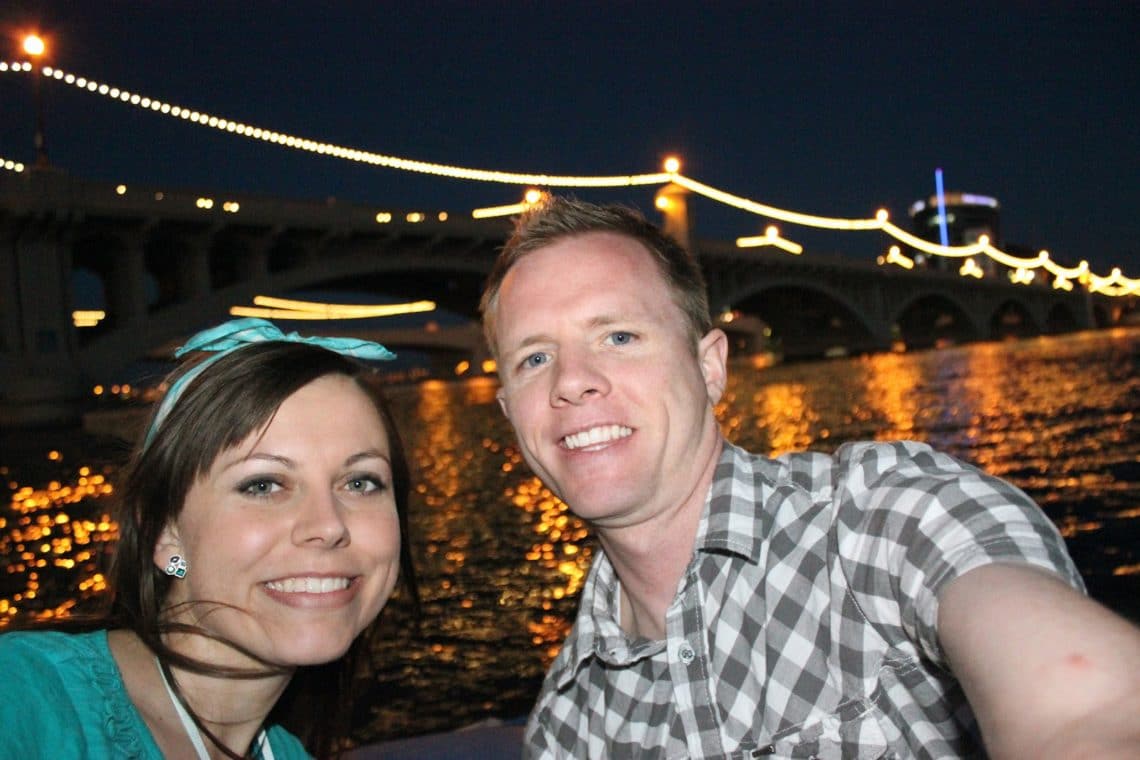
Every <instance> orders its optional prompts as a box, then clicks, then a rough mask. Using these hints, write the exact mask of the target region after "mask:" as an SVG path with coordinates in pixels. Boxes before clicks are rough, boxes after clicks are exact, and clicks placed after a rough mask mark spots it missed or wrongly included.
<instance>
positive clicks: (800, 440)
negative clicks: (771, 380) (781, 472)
mask: <svg viewBox="0 0 1140 760" xmlns="http://www.w3.org/2000/svg"><path fill="white" fill-rule="evenodd" d="M752 404H753V415H754V416H755V418H756V420H757V424H759V425H760V426H761V427H762V428H763V429H764V430H765V431H766V432H767V434H768V451H769V453H770V455H771V456H779V455H780V454H784V453H786V452H789V451H798V450H800V449H804V448H807V447H808V446H809V445H811V442H812V441H813V440H815V437H816V436H815V433H814V428H815V427H816V426H817V425H818V423H819V413H818V412H817V411H816V410H815V408H814V407H813V406H812V404H811V403H810V401H809V398H808V388H807V386H806V385H805V384H803V383H775V384H772V385H765V386H762V387H761V388H760V389H759V390H757V391H756V393H755V395H753V397H752Z"/></svg>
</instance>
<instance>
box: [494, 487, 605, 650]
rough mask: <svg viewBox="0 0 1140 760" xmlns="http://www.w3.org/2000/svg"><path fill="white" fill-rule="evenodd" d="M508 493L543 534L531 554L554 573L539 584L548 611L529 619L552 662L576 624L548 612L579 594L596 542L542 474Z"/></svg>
mask: <svg viewBox="0 0 1140 760" xmlns="http://www.w3.org/2000/svg"><path fill="white" fill-rule="evenodd" d="M505 496H506V498H507V499H508V500H509V501H510V503H511V504H513V505H514V506H515V507H517V508H519V509H520V510H522V511H523V512H525V513H526V514H528V515H530V516H531V518H532V519H531V525H532V527H533V530H534V532H535V534H537V536H538V539H537V540H536V541H535V542H534V544H533V545H532V546H531V548H530V550H529V551H528V552H527V553H526V559H527V561H528V562H532V563H534V564H536V565H537V566H538V567H540V568H542V569H544V570H546V571H547V572H546V573H544V576H545V577H546V578H548V579H551V580H550V581H548V585H545V586H543V587H542V588H541V589H539V593H540V595H541V606H542V609H543V610H544V611H545V612H546V613H547V614H543V615H542V616H540V617H539V618H538V619H537V620H531V621H530V622H528V624H527V625H528V629H529V631H530V633H531V641H532V643H533V644H534V645H535V646H537V647H539V648H540V649H542V651H543V652H544V655H545V657H544V659H545V660H546V664H549V661H550V660H553V659H554V657H555V656H557V654H558V650H559V647H560V646H561V644H562V640H563V639H564V638H565V637H566V634H567V633H569V631H570V625H571V621H570V620H569V619H568V618H565V617H562V616H559V615H554V614H549V612H550V611H551V610H552V609H553V603H554V602H557V601H562V600H564V599H567V598H569V597H573V596H576V595H577V594H578V592H579V591H581V589H582V583H583V582H584V581H585V580H586V574H587V573H588V572H589V571H590V562H591V559H592V557H593V550H592V548H591V546H589V545H588V544H586V543H585V542H586V541H587V539H588V538H589V529H588V528H587V527H586V524H585V523H584V522H582V521H581V520H580V519H578V518H577V517H575V516H574V515H572V514H571V513H570V511H569V509H568V508H567V506H566V504H565V502H563V501H562V500H561V499H559V498H558V497H556V496H555V495H554V494H552V493H551V492H550V489H548V488H546V486H544V485H542V482H541V481H540V480H539V479H538V478H534V477H532V478H530V479H529V480H525V481H523V482H521V483H519V484H518V485H517V486H515V487H514V488H509V489H507V492H506V493H505ZM551 581H552V582H551Z"/></svg>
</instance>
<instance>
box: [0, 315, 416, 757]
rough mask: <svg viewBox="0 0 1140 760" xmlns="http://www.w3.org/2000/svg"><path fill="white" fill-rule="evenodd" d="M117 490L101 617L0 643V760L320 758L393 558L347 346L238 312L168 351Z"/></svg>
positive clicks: (383, 439) (380, 472)
mask: <svg viewBox="0 0 1140 760" xmlns="http://www.w3.org/2000/svg"><path fill="white" fill-rule="evenodd" d="M200 351H206V352H211V353H209V354H207V355H206V358H205V359H204V360H203V361H199V362H198V363H196V364H192V365H189V366H187V367H185V368H183V369H181V370H180V371H178V372H176V373H175V375H174V376H173V378H172V380H173V382H172V383H171V385H170V389H169V390H168V391H167V394H166V396H165V398H164V399H163V401H162V403H161V404H159V405H158V408H157V409H156V410H155V411H154V413H153V415H152V418H151V422H150V425H149V428H148V430H147V433H146V435H145V437H144V439H143V441H142V442H141V443H140V444H139V446H138V448H137V450H136V452H135V454H134V456H133V458H132V462H131V465H130V467H129V469H128V471H127V473H126V477H125V480H124V483H123V486H122V488H121V504H120V509H121V513H120V515H119V529H120V539H119V542H118V545H117V547H116V553H115V560H114V562H113V565H112V571H111V581H112V584H111V585H112V588H113V597H112V600H111V603H110V608H109V611H108V613H107V614H106V615H104V616H101V617H100V618H99V619H98V620H97V621H94V622H90V621H88V622H72V623H69V624H65V625H60V624H57V625H55V626H53V628H54V629H55V630H51V631H42V630H36V631H24V632H15V633H7V634H4V635H3V636H0V673H3V674H4V677H3V679H0V756H4V757H22V758H28V757H90V758H104V757H107V758H109V757H115V758H119V757H140V758H158V757H168V758H172V757H177V758H183V757H184V758H198V760H204V759H205V758H221V757H232V758H241V757H254V758H274V759H275V760H284V759H285V758H292V757H305V756H307V754H306V750H307V751H308V752H311V753H312V754H314V755H317V756H319V757H327V756H329V755H333V754H336V752H337V750H338V749H339V748H341V747H343V746H344V739H345V737H346V734H347V725H346V724H347V719H348V716H349V715H350V710H349V709H348V705H347V702H348V699H349V691H350V687H351V685H352V681H353V675H354V672H355V668H356V664H357V661H358V659H359V657H360V656H361V655H364V654H366V652H367V648H368V643H369V634H370V632H371V629H372V626H373V622H374V621H375V619H376V618H377V616H378V614H379V613H380V610H381V609H382V608H383V606H384V605H385V603H386V602H387V601H388V598H389V595H390V594H391V593H392V590H393V587H394V585H395V582H396V578H397V574H398V571H400V570H402V571H403V576H404V580H405V584H406V585H407V588H408V590H409V592H410V594H411V600H412V602H413V603H415V602H416V601H417V600H416V595H415V587H414V582H413V578H412V573H411V565H410V561H409V555H408V552H407V510H406V507H407V494H408V470H407V462H406V460H405V457H404V452H403V449H402V447H401V444H400V440H399V438H398V436H397V434H396V430H395V427H394V425H393V423H392V418H391V415H390V413H389V411H388V409H387V406H386V404H385V402H384V400H383V397H382V396H381V393H380V390H379V387H378V385H377V378H376V376H375V373H374V372H373V371H372V370H370V369H369V368H368V367H367V366H366V365H364V364H362V363H360V362H359V361H357V360H356V359H354V358H351V357H357V358H362V359H386V358H392V354H391V353H390V352H388V351H387V350H386V349H384V348H383V347H381V346H378V345H376V344H373V343H368V342H366V341H354V340H347V339H326V338H300V337H298V336H297V335H296V334H290V335H283V334H281V333H280V332H279V331H278V330H277V329H276V328H275V327H273V325H272V324H270V323H268V322H265V321H264V320H256V319H243V320H235V321H233V322H229V323H226V324H224V325H221V326H220V327H217V328H214V329H212V330H207V331H205V332H203V333H199V334H198V335H197V336H195V337H194V338H192V339H191V340H190V341H189V342H188V343H187V345H186V346H184V347H183V348H182V349H180V351H179V355H182V354H185V353H192V352H200Z"/></svg>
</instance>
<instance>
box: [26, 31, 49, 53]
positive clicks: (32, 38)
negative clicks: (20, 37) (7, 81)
mask: <svg viewBox="0 0 1140 760" xmlns="http://www.w3.org/2000/svg"><path fill="white" fill-rule="evenodd" d="M45 50H47V46H46V45H45V44H44V40H43V37H40V36H39V35H36V34H29V35H28V36H27V37H25V38H24V52H25V53H27V54H28V55H30V56H32V57H33V58H39V57H40V56H41V55H43V54H44V51H45Z"/></svg>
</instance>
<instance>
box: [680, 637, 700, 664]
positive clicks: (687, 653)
mask: <svg viewBox="0 0 1140 760" xmlns="http://www.w3.org/2000/svg"><path fill="white" fill-rule="evenodd" d="M677 656H678V657H680V658H681V662H683V663H685V664H686V665H688V664H689V663H690V662H692V661H693V659H694V658H695V657H696V656H697V653H696V652H694V651H693V648H692V647H691V646H689V642H687V641H686V642H684V643H682V644H681V646H680V648H679V649H677Z"/></svg>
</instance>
